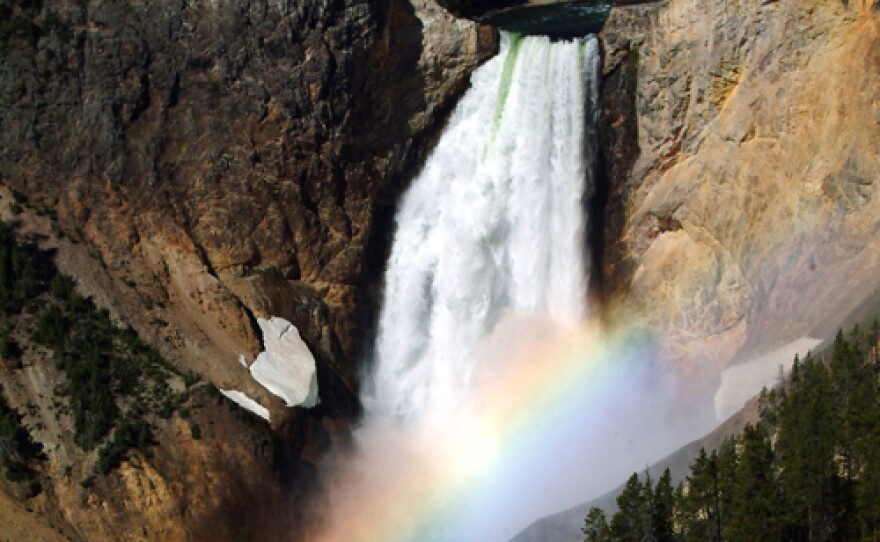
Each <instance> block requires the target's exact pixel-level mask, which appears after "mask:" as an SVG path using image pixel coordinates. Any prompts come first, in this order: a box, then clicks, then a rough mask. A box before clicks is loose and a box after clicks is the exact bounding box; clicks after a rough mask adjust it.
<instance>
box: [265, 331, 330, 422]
mask: <svg viewBox="0 0 880 542" xmlns="http://www.w3.org/2000/svg"><path fill="white" fill-rule="evenodd" d="M257 323H258V324H259V325H260V329H261V330H262V332H263V348H264V350H263V352H261V353H260V355H259V356H257V360H256V361H254V364H253V365H251V367H250V371H251V376H253V377H254V380H256V381H257V382H259V383H260V384H262V386H263V387H264V388H266V389H267V390H269V391H270V392H272V393H273V394H275V395H277V396H278V397H280V398H282V399H284V401H285V403H286V404H287V406H288V407H293V406H303V407H306V408H311V407H314V406H317V404H318V403H319V402H320V399H319V398H318V373H317V369H316V368H315V358H314V356H312V353H311V351H310V350H309V347H308V346H306V343H304V342H303V340H302V338H301V337H300V335H299V331H298V330H297V329H296V327H295V326H294V325H293V324H291V323H290V322H288V321H287V320H285V319H283V318H278V317H277V316H273V317H272V318H271V319H269V320H263V319H262V318H258V319H257Z"/></svg>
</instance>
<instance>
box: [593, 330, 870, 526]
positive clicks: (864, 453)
mask: <svg viewBox="0 0 880 542" xmlns="http://www.w3.org/2000/svg"><path fill="white" fill-rule="evenodd" d="M878 339H880V324H878V322H877V321H875V322H874V324H873V325H872V326H871V328H870V330H868V331H867V332H864V331H862V330H861V329H859V327H858V326H857V327H856V328H854V329H853V330H852V332H850V333H849V334H847V335H844V334H843V333H842V332H841V333H838V335H837V338H836V339H835V341H834V345H833V348H832V352H831V353H830V360H829V361H828V363H827V364H826V363H824V362H823V360H820V359H816V358H813V357H812V356H810V355H808V356H807V357H806V359H804V360H799V359H797V358H795V363H794V366H793V368H792V372H791V375H790V377H789V379H788V381H787V382H785V383H784V384H783V385H781V386H780V387H779V388H778V389H775V390H771V391H767V390H764V392H763V393H762V396H761V402H760V412H761V419H760V422H759V423H758V424H757V425H749V426H747V427H746V428H745V430H744V431H743V433H742V434H741V435H739V436H737V437H733V438H730V439H727V440H726V441H725V442H724V443H723V445H722V446H721V447H720V448H719V449H718V450H716V451H713V452H712V453H711V454H709V453H707V452H706V451H705V450H701V451H700V454H699V456H698V457H697V458H696V460H695V461H694V462H693V464H692V465H691V469H690V474H689V475H688V477H687V480H686V481H685V482H683V483H682V484H680V485H679V486H678V487H677V488H676V489H675V490H673V489H672V484H671V477H670V476H669V471H668V470H667V471H666V472H665V473H664V475H663V477H661V479H660V480H659V481H658V482H657V484H656V485H654V484H653V482H652V481H651V479H650V477H648V476H647V475H645V476H644V477H643V478H642V479H640V478H639V477H638V476H636V475H635V474H633V476H632V477H631V478H630V479H629V481H628V482H627V484H626V487H625V489H624V491H623V493H622V494H621V495H620V497H618V500H617V503H618V506H619V511H618V512H617V513H616V514H615V515H614V516H613V517H612V519H611V522H610V524H609V522H608V521H607V518H606V516H605V514H604V512H603V511H602V510H599V509H598V508H594V509H592V510H590V512H589V514H588V515H587V518H586V521H585V526H584V529H583V532H584V534H585V535H586V541H587V542H617V541H629V540H633V541H635V540H653V541H658V542H659V541H670V542H673V541H685V542H690V541H694V542H696V541H700V542H703V541H716V542H720V541H731V542H739V541H742V542H746V541H749V542H752V541H756V542H763V541H766V542H773V541H792V542H797V541H810V542H812V541H826V540H827V541H834V540H864V541H866V542H867V541H876V540H878V536H880V365H878V362H877V357H878V356H877V350H878Z"/></svg>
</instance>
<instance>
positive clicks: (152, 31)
mask: <svg viewBox="0 0 880 542" xmlns="http://www.w3.org/2000/svg"><path fill="white" fill-rule="evenodd" d="M496 47H497V36H496V33H495V32H494V31H492V30H490V29H481V28H479V27H478V26H477V25H475V24H474V23H470V22H466V21H457V20H455V19H454V18H453V17H451V16H450V15H448V14H447V13H446V12H445V11H443V10H442V9H440V8H439V7H437V6H436V5H435V4H434V2H433V0H412V1H409V0H380V1H367V0H345V1H342V2H336V1H329V0H305V1H304V0H292V1H277V0H272V1H269V0H257V1H254V2H247V3H241V2H233V1H227V0H220V1H215V0H212V1H196V2H192V1H182V0H161V1H156V2H138V1H124V2H118V1H101V0H85V1H83V0H70V1H65V0H57V1H51V2H50V1H45V2H40V1H37V2H34V1H24V0H14V1H4V2H2V3H0V124H2V125H3V127H4V129H3V131H2V133H0V184H2V185H3V186H4V187H5V189H4V190H3V194H2V196H3V200H4V201H3V203H2V206H3V218H4V219H6V220H14V221H17V222H18V223H20V231H22V232H25V233H27V232H30V234H33V235H36V236H38V237H39V238H40V239H43V241H42V242H43V244H44V245H49V246H50V247H51V248H54V249H55V250H56V251H57V261H58V265H59V267H60V268H61V269H62V270H63V271H65V272H67V273H69V274H70V275H72V276H73V277H74V278H75V279H76V281H77V285H78V289H79V290H80V291H81V292H82V293H84V294H88V295H90V296H91V297H92V298H93V299H94V300H95V301H96V303H97V304H98V305H99V306H102V307H105V308H107V309H109V310H110V311H111V314H112V316H113V318H114V319H115V320H116V321H117V322H120V323H123V324H128V325H131V326H133V327H134V329H136V330H137V332H138V333H139V334H140V335H141V336H142V337H143V338H144V339H145V340H147V341H148V342H150V343H151V344H153V345H155V346H156V347H158V348H159V349H160V350H161V352H162V353H163V354H164V356H165V357H166V358H168V359H170V360H172V362H173V363H175V364H177V365H178V366H180V367H183V368H186V369H192V370H195V371H198V372H199V373H201V374H203V375H204V376H205V377H206V378H207V379H208V380H209V381H210V382H213V383H214V384H216V385H217V386H218V387H221V388H235V389H239V390H242V391H245V392H246V393H248V395H250V396H251V397H254V398H256V399H258V400H259V401H260V402H262V403H263V404H264V405H266V406H268V407H269V409H270V410H271V411H272V414H273V415H272V419H273V424H274V427H273V428H274V430H275V431H276V434H277V435H280V438H281V444H280V445H279V446H277V447H274V448H276V452H277V453H281V452H284V453H286V454H287V455H288V456H290V457H289V458H288V460H287V464H288V466H289V465H291V464H292V465H300V464H301V463H303V462H305V463H309V464H311V465H312V467H311V468H313V466H314V462H315V461H316V460H317V457H318V455H319V451H320V450H322V449H324V448H326V446H327V445H328V442H330V441H332V440H334V439H336V440H339V439H343V440H344V438H345V431H344V430H342V428H343V427H344V425H345V423H346V421H345V420H347V419H350V418H351V417H352V416H355V415H356V414H357V413H358V411H359V408H360V407H359V403H358V398H357V395H356V389H357V374H358V368H357V365H358V361H359V357H360V352H361V345H360V344H359V340H360V338H361V337H363V336H364V332H363V330H365V329H369V328H370V326H371V321H372V318H373V311H374V309H375V304H374V302H373V297H374V296H375V290H376V288H377V284H378V280H379V274H380V270H381V267H382V265H383V264H384V256H383V254H384V251H385V250H386V247H387V243H388V237H389V236H390V235H391V232H390V225H391V217H392V214H391V213H392V209H393V206H394V202H395V198H396V196H397V194H398V193H399V192H400V190H401V189H402V187H404V186H405V183H406V182H407V180H408V179H409V178H410V176H411V175H412V172H413V170H414V169H415V168H416V167H418V164H419V163H420V159H421V157H422V156H423V154H424V152H425V149H426V148H427V147H428V145H429V143H430V141H431V139H432V138H433V137H434V134H435V133H436V131H437V127H438V125H439V124H440V123H441V122H442V121H443V119H444V116H445V113H446V112H447V111H448V110H449V109H450V108H451V106H452V105H453V104H454V101H455V98H456V97H457V96H458V95H459V94H460V93H461V92H462V91H463V90H464V88H465V87H466V85H467V80H468V75H469V73H470V71H471V70H472V69H473V68H474V67H475V66H476V65H477V64H478V63H479V62H481V61H482V60H483V59H485V58H486V57H487V56H489V55H491V54H493V53H494V51H495V49H496ZM13 195H14V201H13ZM22 208H23V209H22ZM271 316H279V317H283V318H285V319H286V320H288V321H290V322H292V323H293V324H294V325H295V326H296V327H297V329H298V330H299V332H300V334H301V335H302V338H303V340H304V341H305V342H306V344H308V346H309V348H310V349H311V351H312V352H313V354H314V355H315V358H316V361H317V366H318V383H319V388H320V392H319V393H320V397H321V400H322V403H321V405H320V406H319V407H317V408H315V409H312V410H302V409H286V408H285V407H284V405H283V402H282V401H281V400H280V399H278V398H276V397H274V396H273V395H271V394H270V393H268V392H267V391H266V390H264V389H262V388H261V387H260V386H259V385H257V384H256V383H255V382H254V381H252V380H251V379H250V377H249V376H248V371H247V369H246V368H245V367H243V366H242V365H241V364H240V363H239V357H240V356H241V355H244V356H245V358H246V359H247V360H248V361H249V362H252V361H253V359H254V357H255V356H256V354H257V353H258V352H259V351H260V343H261V340H260V339H261V338H260V336H259V328H258V326H257V318H269V317H271ZM10 375H12V373H9V374H7V375H5V376H4V381H7V380H9V381H11V380H15V379H18V380H22V379H20V378H19V377H16V376H10ZM22 385H23V386H25V387H26V388H28V389H30V388H32V389H30V391H32V392H33V395H34V396H36V395H37V394H38V393H46V392H49V393H51V390H44V389H38V388H39V385H38V383H28V382H27V381H25V380H22ZM212 408H213V407H212ZM212 408H209V409H208V413H207V414H205V415H206V416H211V415H215V414H211V412H213V410H216V409H213V410H212ZM218 408H219V407H218ZM224 420H225V421H223V423H219V422H218V424H219V425H220V426H222V427H225V431H227V432H228V433H229V434H234V433H236V429H235V428H236V427H237V425H236V424H237V423H239V422H236V421H235V419H234V418H233V419H226V418H224ZM161 430H162V431H164V432H171V433H168V434H169V435H171V434H173V432H174V431H175V428H174V427H171V426H169V427H165V426H164V425H163V426H162V428H161ZM242 431H243V430H242ZM47 438H50V440H51V439H52V438H53V437H47ZM161 440H163V441H164V442H165V444H166V445H167V446H170V447H171V448H172V449H170V450H166V445H163V446H161V447H160V448H161V450H163V451H159V452H157V454H156V458H155V459H153V460H151V459H148V458H146V459H145V458H134V459H132V461H130V462H129V463H126V464H124V465H123V467H122V468H121V469H120V471H119V472H118V473H114V474H112V475H111V476H110V477H109V478H108V479H107V480H106V483H105V482H103V481H102V482H101V483H99V484H97V485H96V486H95V487H96V488H97V489H96V491H95V492H94V493H93V494H94V495H95V497H94V499H93V498H91V497H88V498H85V497H83V495H88V494H89V493H88V492H83V491H82V490H80V489H77V486H76V484H75V483H74V482H70V484H68V485H70V491H67V489H65V488H66V487H67V486H65V483H67V482H59V484H58V486H57V488H56V489H53V490H52V491H50V492H47V493H44V494H56V495H60V497H59V498H55V499H54V502H55V503H56V504H57V503H60V505H59V506H60V508H59V507H56V508H57V509H60V512H58V513H59V514H61V515H62V516H63V518H60V519H59V520H58V522H56V523H58V524H59V525H61V524H67V525H68V527H70V528H71V529H72V531H70V532H71V533H73V535H76V536H79V537H82V538H87V539H101V538H108V539H118V538H123V537H125V536H134V537H136V538H138V537H142V536H143V537H147V538H153V539H172V538H173V539H186V538H195V539H204V536H201V535H200V531H197V530H194V529H195V527H193V528H190V527H189V526H187V527H180V526H176V527H175V526H174V525H172V523H175V522H177V523H179V522H181V521H184V522H185V521H187V520H189V519H191V520H193V521H196V520H198V521H201V522H203V523H204V526H205V528H206V529H209V530H210V529H218V531H217V532H219V533H221V535H222V536H226V535H223V533H226V534H228V533H229V532H231V531H228V530H227V531H224V530H223V529H230V528H233V527H234V526H232V527H230V525H231V524H232V523H234V522H235V521H237V520H236V519H235V516H234V515H232V516H230V515H229V514H228V513H227V512H228V511H229V509H232V508H236V507H237V506H238V505H240V504H242V503H246V502H248V501H250V502H252V503H256V502H261V503H268V504H267V505H266V506H265V507H263V508H265V514H267V517H268V516H271V514H272V513H273V512H272V510H273V508H272V506H271V505H272V503H275V504H277V502H276V501H277V499H275V498H274V497H273V496H272V492H273V491H274V492H275V493H279V492H280V489H279V488H280V486H281V484H282V483H283V481H282V480H280V479H278V476H277V473H274V474H273V470H272V460H273V457H272V455H273V454H272V453H269V454H268V457H267V456H266V454H265V453H259V452H254V451H252V450H250V445H249V444H247V442H246V440H247V439H245V441H242V442H238V441H236V440H235V439H231V440H229V441H225V440H224V439H219V440H217V439H215V440H211V442H212V443H214V444H218V443H220V441H221V440H222V441H224V442H225V444H222V446H223V448H224V449H226V450H227V451H228V453H225V452H221V451H218V452H216V453H215V455H211V454H212V452H211V451H210V449H209V447H208V446H207V445H206V444H198V443H196V444H197V445H196V446H195V447H193V446H191V445H189V444H187V445H179V444H178V443H177V441H176V440H175V439H174V438H173V437H168V438H165V439H161ZM47 444H52V443H51V442H49V443H47ZM278 450H281V452H278ZM285 450H286V452H285ZM277 453H276V455H277ZM284 453H282V455H284ZM276 458H277V457H276ZM177 463H180V465H181V466H179V467H178V466H176V465H177ZM221 463H222V465H221ZM306 470H307V471H308V470H309V469H308V468H306ZM227 471H228V472H230V473H237V474H235V475H234V476H231V477H230V479H229V480H227V481H225V482H224V481H223V480H221V479H219V477H221V476H223V473H225V472H227ZM249 472H250V473H252V474H250V475H249V476H251V477H252V481H241V483H239V482H236V480H234V479H233V478H235V476H241V477H244V476H245V474H246V473H249ZM300 474H301V473H300ZM102 484H103V485H102ZM224 484H225V485H224ZM242 484H243V485H242ZM260 485H265V487H266V496H264V497H259V498H257V497H254V498H251V496H253V495H254V494H253V493H252V492H251V489H253V488H255V487H259V486H260ZM237 488H243V489H242V491H240V492H239V495H238V496H237V497H235V498H234V499H232V500H229V499H226V497H224V495H234V494H236V489H237ZM166 490H167V491H166ZM65 491H67V493H65ZM53 492H54V493H53ZM64 495H69V496H71V497H70V498H65V497H64ZM275 496H277V495H275ZM236 499H237V500H236ZM236 503H238V504H236ZM224 507H227V508H224ZM43 508H44V509H45V510H44V512H45V513H46V514H50V512H51V510H50V509H52V510H55V509H54V508H52V506H49V505H48V504H47V505H46V506H45V507H43ZM251 508H255V507H251ZM194 509H198V510H199V512H198V514H195V515H193V514H194V513H190V512H188V511H191V510H194ZM56 511H57V510H56ZM51 513H55V512H51ZM181 514H183V515H181ZM172 518H173V519H172ZM212 522H214V523H213V526H212ZM133 525H144V528H145V529H147V531H145V532H143V533H139V532H138V531H134V530H132V526H133ZM71 526H72V527H71ZM169 529H170V530H169ZM175 529H176V530H175ZM205 532H207V531H205ZM201 534H202V535H203V534H204V533H201Z"/></svg>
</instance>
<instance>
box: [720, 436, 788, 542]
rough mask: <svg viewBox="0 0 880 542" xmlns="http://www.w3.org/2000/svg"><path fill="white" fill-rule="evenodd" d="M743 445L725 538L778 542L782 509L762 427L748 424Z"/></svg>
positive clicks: (768, 443)
mask: <svg viewBox="0 0 880 542" xmlns="http://www.w3.org/2000/svg"><path fill="white" fill-rule="evenodd" d="M741 443H742V444H741V448H742V451H741V454H740V456H739V461H738V464H737V470H736V482H735V485H734V488H733V502H732V511H731V517H730V521H729V523H727V525H726V528H725V529H724V535H725V539H726V540H728V541H731V542H752V541H754V542H774V541H777V540H779V535H780V529H779V509H780V506H779V499H778V491H777V486H776V476H775V473H774V469H773V463H774V460H773V451H772V449H771V446H770V440H769V438H767V436H766V434H765V433H764V432H763V431H762V430H761V429H760V428H757V427H754V426H752V425H748V426H746V428H745V430H744V431H743V435H742V438H741Z"/></svg>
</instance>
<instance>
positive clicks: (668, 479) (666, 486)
mask: <svg viewBox="0 0 880 542" xmlns="http://www.w3.org/2000/svg"><path fill="white" fill-rule="evenodd" d="M674 501H675V490H674V489H673V488H672V474H671V473H670V472H669V469H668V468H667V469H666V470H664V471H663V475H662V476H660V479H659V480H657V486H656V488H655V489H654V498H653V499H652V501H651V504H652V506H651V528H652V530H653V535H654V536H653V538H654V540H656V541H657V542H674V541H675V527H674V524H673V508H674Z"/></svg>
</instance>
